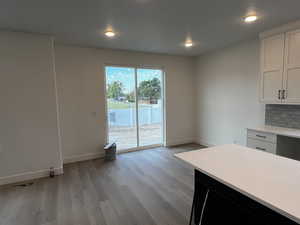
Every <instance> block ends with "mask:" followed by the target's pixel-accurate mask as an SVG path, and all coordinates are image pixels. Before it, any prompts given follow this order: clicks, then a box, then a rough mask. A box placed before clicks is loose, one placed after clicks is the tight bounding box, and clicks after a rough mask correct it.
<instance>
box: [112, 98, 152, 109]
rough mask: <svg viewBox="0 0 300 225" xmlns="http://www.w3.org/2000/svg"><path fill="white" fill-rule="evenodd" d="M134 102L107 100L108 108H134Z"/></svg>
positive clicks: (143, 105)
mask: <svg viewBox="0 0 300 225" xmlns="http://www.w3.org/2000/svg"><path fill="white" fill-rule="evenodd" d="M134 107H135V103H132V102H121V101H120V102H119V101H112V100H108V109H129V108H134ZM139 107H143V108H144V107H151V106H147V105H145V104H142V105H139Z"/></svg>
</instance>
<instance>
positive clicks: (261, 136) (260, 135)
mask: <svg viewBox="0 0 300 225" xmlns="http://www.w3.org/2000/svg"><path fill="white" fill-rule="evenodd" d="M256 137H260V138H266V136H262V135H258V134H257V135H256Z"/></svg>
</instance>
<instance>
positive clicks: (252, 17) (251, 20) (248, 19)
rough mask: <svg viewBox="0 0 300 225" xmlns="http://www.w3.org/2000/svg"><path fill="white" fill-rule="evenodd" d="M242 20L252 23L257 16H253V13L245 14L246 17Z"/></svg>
mask: <svg viewBox="0 0 300 225" xmlns="http://www.w3.org/2000/svg"><path fill="white" fill-rule="evenodd" d="M244 20H245V22H246V23H253V22H254V21H256V20H257V16H255V15H252V16H247V17H245V19H244Z"/></svg>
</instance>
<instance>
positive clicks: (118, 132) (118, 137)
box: [109, 124, 163, 150]
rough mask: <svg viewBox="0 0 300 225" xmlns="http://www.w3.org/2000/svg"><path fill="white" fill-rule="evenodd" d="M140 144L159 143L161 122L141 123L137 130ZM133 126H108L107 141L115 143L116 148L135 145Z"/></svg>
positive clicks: (161, 139)
mask: <svg viewBox="0 0 300 225" xmlns="http://www.w3.org/2000/svg"><path fill="white" fill-rule="evenodd" d="M139 136H140V146H147V145H153V144H161V143H162V141H163V138H162V126H161V124H151V125H142V126H141V127H140V130H139ZM136 140H137V138H136V128H135V127H118V126H113V127H110V128H109V141H110V142H112V141H114V142H116V143H117V150H124V149H129V148H135V147H137V143H136Z"/></svg>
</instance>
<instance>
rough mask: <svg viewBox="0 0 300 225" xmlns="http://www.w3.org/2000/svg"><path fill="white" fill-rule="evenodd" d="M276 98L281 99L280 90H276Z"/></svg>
mask: <svg viewBox="0 0 300 225" xmlns="http://www.w3.org/2000/svg"><path fill="white" fill-rule="evenodd" d="M278 99H279V100H280V99H281V90H278Z"/></svg>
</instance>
